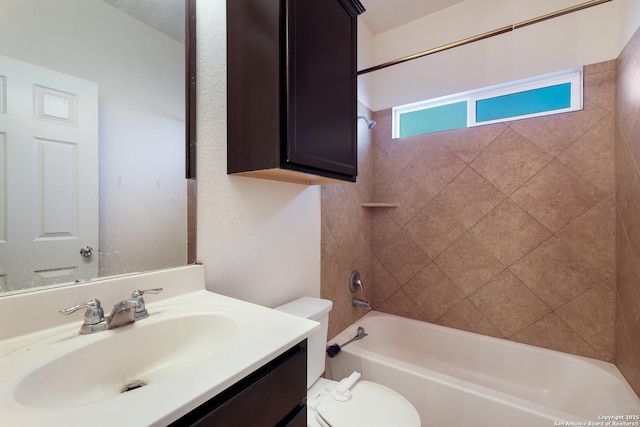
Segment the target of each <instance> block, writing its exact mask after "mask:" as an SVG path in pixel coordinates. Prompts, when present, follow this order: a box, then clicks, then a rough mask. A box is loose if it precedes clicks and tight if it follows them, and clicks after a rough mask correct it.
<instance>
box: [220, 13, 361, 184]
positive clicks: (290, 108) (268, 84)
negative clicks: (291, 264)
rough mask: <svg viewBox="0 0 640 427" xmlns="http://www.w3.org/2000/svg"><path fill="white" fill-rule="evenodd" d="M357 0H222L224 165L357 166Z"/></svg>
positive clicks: (295, 169)
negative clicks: (225, 88)
mask: <svg viewBox="0 0 640 427" xmlns="http://www.w3.org/2000/svg"><path fill="white" fill-rule="evenodd" d="M362 12H364V7H363V6H362V4H361V3H360V2H359V1H358V0H227V84H228V93H227V107H228V112H227V119H228V120H227V125H228V130H227V172H228V173H229V174H243V175H247V176H253V177H258V178H267V179H275V180H284V181H291V182H299V183H306V184H323V183H328V182H332V181H335V180H338V181H339V182H342V181H355V180H356V175H357V129H356V125H357V119H356V117H357V74H356V73H357V70H356V67H357V63H356V62H357V57H356V51H357V16H358V15H359V14H360V13H362Z"/></svg>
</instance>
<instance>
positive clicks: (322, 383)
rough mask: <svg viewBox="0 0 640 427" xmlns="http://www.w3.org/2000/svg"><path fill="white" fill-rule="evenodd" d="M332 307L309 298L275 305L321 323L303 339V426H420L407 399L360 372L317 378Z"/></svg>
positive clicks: (326, 302)
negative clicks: (305, 384)
mask: <svg viewBox="0 0 640 427" xmlns="http://www.w3.org/2000/svg"><path fill="white" fill-rule="evenodd" d="M332 307H333V303H332V302H331V301H329V300H325V299H319V298H310V297H303V298H300V299H297V300H295V301H292V302H289V303H287V304H284V305H281V306H279V307H276V310H279V311H283V312H285V313H289V314H293V315H296V316H300V317H305V318H307V319H313V320H315V321H318V322H320V324H321V327H320V330H319V331H317V332H316V333H314V334H313V335H311V336H310V337H309V338H308V340H307V426H308V427H390V426H397V427H420V416H419V415H418V412H417V411H416V409H415V408H414V407H413V406H412V405H411V403H409V401H408V400H407V399H405V398H404V397H403V396H402V395H400V394H399V393H397V392H395V391H393V390H391V389H390V388H388V387H385V386H383V385H381V384H377V383H374V382H370V381H364V380H361V379H359V377H360V373H354V374H352V375H351V376H350V377H349V378H346V379H344V380H342V381H340V382H338V381H332V380H328V379H326V378H320V375H322V373H323V372H324V369H325V357H326V353H325V351H326V343H327V331H328V327H329V311H331V308H332ZM365 339H366V338H365ZM336 357H340V356H339V355H338V356H336ZM365 374H366V372H365Z"/></svg>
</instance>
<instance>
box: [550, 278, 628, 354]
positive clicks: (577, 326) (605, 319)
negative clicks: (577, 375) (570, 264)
mask: <svg viewBox="0 0 640 427" xmlns="http://www.w3.org/2000/svg"><path fill="white" fill-rule="evenodd" d="M615 313H616V286H615V280H614V279H613V278H612V279H611V280H607V281H606V282H604V283H602V284H600V285H598V286H596V287H594V288H593V289H591V290H590V291H588V292H586V293H584V294H582V295H580V296H579V297H578V298H576V299H574V300H573V301H571V302H569V303H568V304H566V305H565V306H563V307H561V308H559V309H558V310H557V311H556V314H557V315H558V317H560V318H561V319H562V320H564V321H565V322H567V324H568V325H569V326H570V327H571V328H572V329H573V330H574V331H576V332H577V333H578V335H580V336H581V337H582V338H583V339H584V340H585V341H586V342H587V343H589V344H590V345H591V346H592V347H593V348H594V349H595V350H597V351H598V352H599V353H600V355H601V356H600V358H602V359H604V360H613V358H614V351H615Z"/></svg>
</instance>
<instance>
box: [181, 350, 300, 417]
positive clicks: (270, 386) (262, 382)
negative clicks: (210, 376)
mask: <svg viewBox="0 0 640 427" xmlns="http://www.w3.org/2000/svg"><path fill="white" fill-rule="evenodd" d="M220 369H224V366H221V367H220ZM306 397H307V341H306V340H304V341H303V342H301V343H299V344H297V345H295V346H294V347H292V348H291V349H289V350H288V351H286V352H284V353H283V354H281V355H280V356H278V357H276V358H275V359H274V360H272V361H271V362H269V363H267V364H266V365H264V366H263V367H261V368H259V369H258V370H256V371H254V372H253V373H251V374H249V375H248V376H246V377H245V378H243V379H242V380H240V381H238V382H237V383H235V384H234V385H232V386H231V387H229V388H228V389H226V390H224V391H223V392H222V393H220V394H218V395H217V396H215V397H213V398H212V399H210V400H209V401H207V402H205V403H204V404H202V405H201V406H199V407H198V408H196V409H194V410H193V411H191V412H190V413H188V414H186V415H185V416H183V417H182V418H180V419H178V420H177V421H175V422H174V423H172V424H171V425H170V427H186V426H190V427H274V426H278V427H285V426H286V427H305V426H306V425H307V412H306V411H307V407H306V405H305V402H306Z"/></svg>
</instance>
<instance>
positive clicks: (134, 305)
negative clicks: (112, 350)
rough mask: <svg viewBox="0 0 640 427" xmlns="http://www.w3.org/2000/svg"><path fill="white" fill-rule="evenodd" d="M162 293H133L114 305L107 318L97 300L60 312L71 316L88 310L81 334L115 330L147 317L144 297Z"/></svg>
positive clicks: (138, 291)
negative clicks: (147, 294) (82, 309)
mask: <svg viewBox="0 0 640 427" xmlns="http://www.w3.org/2000/svg"><path fill="white" fill-rule="evenodd" d="M161 291H162V288H157V289H146V290H143V291H141V290H136V291H133V293H132V294H131V298H127V299H125V300H122V301H120V302H119V303H117V304H116V305H114V306H113V309H112V310H111V313H110V314H109V315H108V316H106V317H105V315H104V310H103V309H102V306H101V304H100V301H99V300H97V299H92V300H89V301H87V302H85V303H83V304H78V305H74V306H73V307H69V308H64V309H62V310H60V313H62V314H71V313H74V312H76V311H78V310H80V309H81V308H86V309H87V310H86V311H85V312H84V323H83V324H82V326H81V327H80V333H81V334H92V333H94V332H99V331H105V330H107V329H115V328H119V327H120V326H124V325H128V324H129V323H133V322H135V321H136V320H140V319H144V318H145V317H147V316H148V315H149V313H148V312H147V309H146V307H145V302H144V299H143V298H142V295H143V294H145V293H149V294H158V293H160V292H161Z"/></svg>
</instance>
